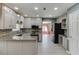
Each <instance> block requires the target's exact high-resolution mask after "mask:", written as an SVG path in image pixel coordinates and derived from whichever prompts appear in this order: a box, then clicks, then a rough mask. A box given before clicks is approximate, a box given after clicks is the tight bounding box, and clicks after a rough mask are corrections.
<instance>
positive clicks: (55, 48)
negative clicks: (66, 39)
mask: <svg viewBox="0 0 79 59" xmlns="http://www.w3.org/2000/svg"><path fill="white" fill-rule="evenodd" d="M38 55H67V53H66V52H65V50H64V48H62V47H61V45H59V44H54V43H53V35H51V34H50V35H48V34H43V37H42V42H39V43H38Z"/></svg>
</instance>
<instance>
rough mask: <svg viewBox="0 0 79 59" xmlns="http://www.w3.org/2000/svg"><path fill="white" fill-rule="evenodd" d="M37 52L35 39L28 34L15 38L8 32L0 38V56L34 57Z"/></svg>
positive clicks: (12, 33) (13, 34)
mask: <svg viewBox="0 0 79 59" xmlns="http://www.w3.org/2000/svg"><path fill="white" fill-rule="evenodd" d="M37 50H38V48H37V37H32V36H30V33H23V34H22V36H16V33H14V32H10V33H8V34H7V35H5V36H2V37H0V55H36V54H37Z"/></svg>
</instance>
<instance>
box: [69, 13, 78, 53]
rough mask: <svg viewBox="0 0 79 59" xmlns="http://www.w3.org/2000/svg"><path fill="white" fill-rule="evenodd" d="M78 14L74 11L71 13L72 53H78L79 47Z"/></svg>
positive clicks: (70, 36)
mask: <svg viewBox="0 0 79 59" xmlns="http://www.w3.org/2000/svg"><path fill="white" fill-rule="evenodd" d="M77 24H78V22H77V14H75V13H72V14H70V15H69V48H70V52H71V54H77V52H78V51H77V49H78V42H77V41H78V40H77V38H78V35H77V34H78V28H77Z"/></svg>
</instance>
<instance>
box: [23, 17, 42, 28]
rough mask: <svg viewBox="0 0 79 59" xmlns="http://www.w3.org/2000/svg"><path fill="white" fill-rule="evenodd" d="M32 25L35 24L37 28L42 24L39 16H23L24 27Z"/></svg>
mask: <svg viewBox="0 0 79 59" xmlns="http://www.w3.org/2000/svg"><path fill="white" fill-rule="evenodd" d="M32 25H37V26H39V28H41V26H42V19H41V18H25V19H24V28H31V26H32Z"/></svg>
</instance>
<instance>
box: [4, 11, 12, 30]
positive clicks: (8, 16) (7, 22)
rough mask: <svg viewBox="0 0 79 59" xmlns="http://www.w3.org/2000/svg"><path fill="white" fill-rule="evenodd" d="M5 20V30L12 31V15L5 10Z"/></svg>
mask: <svg viewBox="0 0 79 59" xmlns="http://www.w3.org/2000/svg"><path fill="white" fill-rule="evenodd" d="M4 17H5V20H4V28H5V29H10V28H11V14H10V13H9V12H8V11H6V10H5V14H4Z"/></svg>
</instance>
